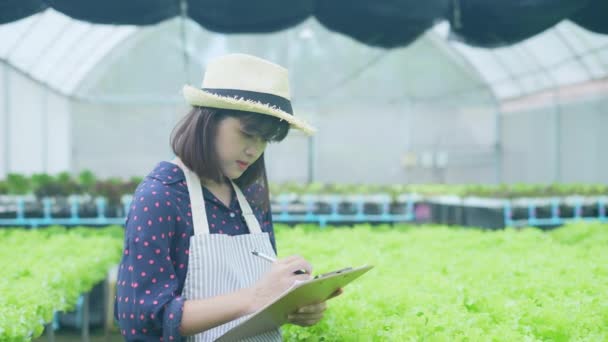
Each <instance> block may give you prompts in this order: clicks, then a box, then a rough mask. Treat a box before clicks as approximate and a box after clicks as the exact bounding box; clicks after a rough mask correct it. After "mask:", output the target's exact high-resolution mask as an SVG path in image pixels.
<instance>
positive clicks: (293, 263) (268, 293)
mask: <svg viewBox="0 0 608 342" xmlns="http://www.w3.org/2000/svg"><path fill="white" fill-rule="evenodd" d="M297 270H305V271H306V272H307V273H306V274H294V272H295V271H297ZM311 274H312V266H311V265H310V263H308V261H306V260H305V259H304V258H302V257H300V256H297V255H293V256H290V257H287V258H284V259H279V260H277V261H275V262H274V263H273V264H272V267H271V269H270V271H269V272H267V273H266V274H265V275H264V276H263V277H262V278H261V279H260V280H258V281H257V282H256V283H255V284H254V285H253V286H252V287H251V288H250V289H248V290H249V297H250V300H251V305H250V310H249V312H250V313H251V312H255V311H257V310H259V309H260V308H262V307H263V306H265V305H266V304H268V303H270V302H272V301H273V300H274V299H276V298H277V297H279V296H280V295H281V294H283V293H284V292H285V291H286V290H287V289H288V288H290V287H291V286H292V285H293V284H294V283H295V282H296V281H297V280H299V281H305V280H309V279H310V278H311V276H310V275H311Z"/></svg>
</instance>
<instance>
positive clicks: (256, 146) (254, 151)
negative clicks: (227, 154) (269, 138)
mask: <svg viewBox="0 0 608 342" xmlns="http://www.w3.org/2000/svg"><path fill="white" fill-rule="evenodd" d="M265 148H266V142H265V141H264V140H263V139H261V138H259V139H255V140H254V141H253V142H252V143H250V144H249V145H248V146H247V148H246V149H245V153H246V154H247V155H248V156H251V157H257V156H258V155H260V154H262V152H264V149H265Z"/></svg>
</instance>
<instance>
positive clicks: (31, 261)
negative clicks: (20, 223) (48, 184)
mask: <svg viewBox="0 0 608 342" xmlns="http://www.w3.org/2000/svg"><path fill="white" fill-rule="evenodd" d="M122 234H123V233H122V228H121V227H118V226H114V227H108V228H73V229H69V230H67V229H66V228H63V227H50V228H45V229H38V230H24V229H0V244H1V245H2V248H0V270H2V277H0V294H1V295H0V341H24V340H30V339H32V338H35V337H38V336H40V334H42V331H43V328H44V324H45V323H47V322H50V321H51V320H52V317H53V313H54V312H55V311H68V310H71V309H73V308H74V306H75V304H76V302H77V299H78V296H80V294H82V293H84V292H87V291H89V290H90V289H91V288H92V287H93V286H94V285H95V284H96V283H98V282H99V281H101V280H103V279H105V276H106V274H107V271H108V269H109V267H111V266H112V265H114V264H117V263H118V262H119V261H120V256H121V252H122V243H123V237H122V236H123V235H122Z"/></svg>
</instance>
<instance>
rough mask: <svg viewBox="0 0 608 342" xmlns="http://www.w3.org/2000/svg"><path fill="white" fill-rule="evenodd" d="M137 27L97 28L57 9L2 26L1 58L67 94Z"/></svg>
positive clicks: (0, 35) (108, 26)
mask: <svg viewBox="0 0 608 342" xmlns="http://www.w3.org/2000/svg"><path fill="white" fill-rule="evenodd" d="M137 31H138V28H137V27H136V26H113V25H97V24H90V23H87V22H84V21H78V20H74V19H71V18H70V17H68V16H65V15H63V14H61V13H59V12H57V11H54V10H46V11H44V12H42V13H40V14H37V15H34V16H30V17H27V18H25V19H21V20H19V21H16V22H13V23H9V24H4V25H0V41H1V42H2V44H0V58H1V59H3V60H5V61H7V62H8V63H9V64H10V65H12V66H13V67H15V68H17V69H19V70H21V71H22V72H24V73H26V74H28V75H29V76H31V77H32V78H34V79H36V80H38V81H40V82H42V83H44V84H45V85H47V86H49V87H51V88H54V89H56V90H58V91H59V92H61V93H63V94H64V95H71V94H73V93H74V92H75V90H76V89H77V87H78V85H79V82H80V81H81V80H82V79H83V78H84V77H85V76H86V75H87V73H88V72H89V71H91V70H92V69H93V68H94V67H95V66H96V65H97V63H99V62H100V61H101V59H102V58H103V57H104V56H105V55H106V54H107V53H108V52H110V51H111V50H112V49H113V48H114V47H116V46H117V45H118V44H120V43H121V42H122V41H123V40H125V39H126V38H127V37H129V36H130V35H132V34H134V33H136V32H137Z"/></svg>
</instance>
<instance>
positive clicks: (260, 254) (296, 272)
mask: <svg viewBox="0 0 608 342" xmlns="http://www.w3.org/2000/svg"><path fill="white" fill-rule="evenodd" d="M251 254H253V255H255V256H258V257H260V258H262V259H264V260H266V261H270V262H275V261H276V259H274V258H272V257H269V256H268V255H266V254H264V253H260V252H258V251H251ZM293 274H306V270H297V271H295V272H293Z"/></svg>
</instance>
